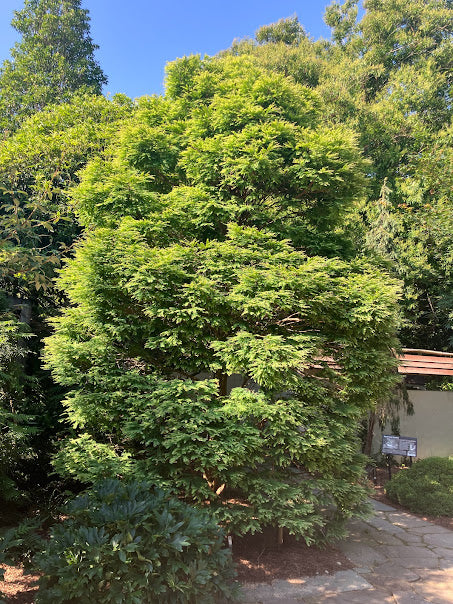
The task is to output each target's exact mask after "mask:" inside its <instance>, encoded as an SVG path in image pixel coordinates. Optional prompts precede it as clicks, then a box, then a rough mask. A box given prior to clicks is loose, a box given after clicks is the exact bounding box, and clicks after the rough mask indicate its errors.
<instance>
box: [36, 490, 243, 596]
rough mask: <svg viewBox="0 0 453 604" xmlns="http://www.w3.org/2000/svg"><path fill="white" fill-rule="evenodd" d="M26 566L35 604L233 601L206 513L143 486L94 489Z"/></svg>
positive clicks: (219, 537)
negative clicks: (33, 575) (33, 581)
mask: <svg viewBox="0 0 453 604" xmlns="http://www.w3.org/2000/svg"><path fill="white" fill-rule="evenodd" d="M65 514H66V515H67V517H66V519H65V520H64V521H63V522H62V523H61V524H56V525H55V526H54V527H53V528H52V530H51V533H50V538H49V540H48V541H43V550H42V552H41V553H40V554H38V555H37V556H35V558H34V565H35V566H36V567H37V569H39V570H40V572H41V573H42V576H41V578H40V580H39V592H38V599H37V601H38V602H39V603H40V604H51V603H52V604H57V603H65V602H67V603H69V602H71V603H73V602H90V603H91V602H92V603H93V604H95V603H96V604H101V603H102V604H107V603H109V604H110V603H111V604H121V603H123V604H144V603H145V602H150V603H151V602H152V603H153V604H154V603H155V604H199V603H200V604H205V603H206V604H207V603H209V602H216V601H218V600H221V601H225V602H227V601H230V599H232V598H235V595H236V593H237V584H236V582H235V580H234V577H235V572H234V569H233V565H232V560H231V553H230V550H229V549H228V548H225V546H224V536H223V532H222V531H221V529H220V528H219V527H218V526H217V525H216V523H215V521H214V520H213V519H212V517H210V516H209V514H208V513H207V512H206V511H202V510H197V509H195V508H193V507H190V506H188V505H187V504H185V503H184V502H181V501H178V500H177V499H174V498H171V497H169V496H168V495H167V494H165V493H164V492H163V491H160V490H158V489H155V488H153V487H151V486H150V485H149V484H148V483H144V482H129V483H125V482H120V481H118V480H105V481H101V482H100V483H97V484H96V485H94V486H93V487H92V488H91V489H89V490H88V491H87V492H86V493H84V494H82V495H79V496H78V497H76V498H75V499H74V500H73V501H72V502H70V503H69V504H68V505H67V506H66V509H65Z"/></svg>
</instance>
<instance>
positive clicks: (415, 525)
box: [242, 501, 453, 604]
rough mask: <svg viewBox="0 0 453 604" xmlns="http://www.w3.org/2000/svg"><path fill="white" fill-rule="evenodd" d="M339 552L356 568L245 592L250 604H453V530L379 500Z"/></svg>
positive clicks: (353, 528)
mask: <svg viewBox="0 0 453 604" xmlns="http://www.w3.org/2000/svg"><path fill="white" fill-rule="evenodd" d="M373 505H374V508H375V513H374V516H373V517H371V518H368V519H367V520H360V521H359V520H356V521H354V522H351V524H350V525H349V537H348V538H347V539H346V540H345V541H344V542H342V543H340V544H339V546H338V548H339V549H341V550H342V551H343V553H344V554H345V555H346V556H347V557H348V558H349V559H350V560H351V562H352V563H353V564H354V565H355V568H354V569H353V570H347V571H339V572H337V573H335V574H334V575H326V576H317V577H305V578H304V577H301V578H300V579H291V580H288V581H273V583H272V584H270V585H269V584H266V583H256V584H249V585H247V586H245V587H244V598H243V600H242V601H243V602H244V603H247V604H271V603H273V602H276V603H279V604H297V603H306V604H320V603H322V602H326V603H329V602H332V603H338V604H385V603H391V604H422V603H426V602H431V603H432V604H453V531H450V530H448V529H446V528H443V527H441V526H437V525H435V524H432V523H430V522H427V521H424V520H421V519H420V518H416V517H415V516H412V515H411V514H407V513H405V512H400V511H399V510H396V509H395V508H393V507H390V506H388V505H385V504H383V503H380V502H378V501H373Z"/></svg>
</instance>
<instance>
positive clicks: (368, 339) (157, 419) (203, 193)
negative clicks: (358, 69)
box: [46, 56, 397, 542]
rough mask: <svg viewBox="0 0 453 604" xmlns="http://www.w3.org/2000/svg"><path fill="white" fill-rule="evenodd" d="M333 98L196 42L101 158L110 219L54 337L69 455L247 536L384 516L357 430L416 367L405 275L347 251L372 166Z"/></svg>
mask: <svg viewBox="0 0 453 604" xmlns="http://www.w3.org/2000/svg"><path fill="white" fill-rule="evenodd" d="M323 113H324V112H323V107H322V105H321V101H320V98H319V96H318V95H317V94H316V93H314V92H313V91H311V90H309V89H308V88H306V87H302V86H299V85H297V84H295V83H294V81H293V80H291V79H287V78H285V77H284V76H282V75H279V74H276V73H272V72H270V71H267V70H265V69H263V68H262V67H259V66H258V64H257V62H256V61H255V59H253V58H249V57H231V56H228V57H224V58H215V59H205V60H201V59H200V58H199V57H188V58H185V59H181V60H179V61H177V62H175V63H173V64H171V65H170V67H169V70H168V78H167V93H166V96H165V97H164V98H158V97H155V98H149V99H143V100H141V101H140V105H139V109H138V112H137V114H136V116H135V117H134V119H133V120H132V121H131V122H130V124H129V125H128V126H126V127H125V128H124V129H123V131H122V132H121V134H120V136H119V137H118V142H117V144H115V145H113V147H112V148H111V152H110V155H107V156H106V157H104V158H101V159H97V160H94V161H93V162H91V163H90V164H89V165H88V166H87V168H86V169H85V170H84V171H83V173H82V175H81V183H80V185H79V186H78V187H77V189H76V190H75V191H74V195H73V198H74V203H75V207H76V209H77V212H78V215H79V218H80V220H81V222H82V224H84V225H85V226H86V227H87V228H89V233H87V235H86V237H85V239H84V241H83V242H82V243H81V244H79V245H78V246H77V251H76V254H75V258H74V259H73V260H70V261H69V262H68V263H67V267H66V268H65V269H64V271H63V273H62V277H61V279H60V281H59V285H60V287H62V288H63V290H64V291H65V293H66V295H67V296H68V297H69V300H70V302H71V306H70V307H69V308H67V309H66V310H65V311H64V312H63V314H62V316H61V317H59V318H57V319H55V321H54V324H55V328H56V332H55V334H54V335H53V336H51V337H50V338H49V339H48V343H47V352H46V357H47V363H48V365H49V367H50V368H51V369H52V372H53V375H54V376H55V378H56V380H57V381H58V382H60V383H61V384H62V385H64V386H66V387H68V388H70V389H71V392H70V394H69V395H68V397H67V399H66V401H65V405H66V412H67V418H68V420H69V421H70V422H71V424H72V425H73V427H74V435H73V437H72V438H70V439H68V440H67V441H66V442H65V443H64V446H63V447H62V449H61V452H60V453H59V455H58V457H57V459H56V467H57V469H58V470H60V471H62V472H63V473H65V474H68V475H70V476H72V477H76V478H78V479H79V480H82V481H83V482H91V481H92V480H95V479H96V478H98V477H99V476H103V475H104V476H105V475H120V476H125V475H126V476H131V475H133V476H146V477H147V478H148V479H149V478H151V479H153V480H154V481H155V482H156V483H158V484H161V485H164V486H166V487H167V488H170V489H173V490H175V491H176V492H177V493H178V494H179V495H180V496H183V497H184V498H185V499H187V500H188V501H191V502H195V503H197V504H199V505H202V504H206V503H209V505H210V509H211V510H212V511H213V512H214V513H215V514H217V516H218V518H219V519H220V520H221V521H222V522H224V523H227V524H228V525H229V526H230V530H232V531H235V532H237V533H244V532H247V531H255V530H259V529H260V528H262V527H263V526H266V525H275V524H277V525H279V526H281V527H286V528H287V529H288V530H290V531H291V532H294V533H296V534H299V535H303V536H304V537H305V539H306V540H307V541H308V542H310V541H312V540H314V539H319V540H323V539H327V538H330V537H334V536H338V535H339V534H341V527H342V524H343V522H344V520H345V519H346V518H348V517H349V516H350V515H352V514H354V513H358V512H359V511H360V510H361V509H362V504H363V502H364V499H365V490H364V488H363V487H362V486H361V484H360V480H361V476H362V471H363V466H362V463H363V460H362V458H361V456H360V455H358V453H357V424H358V419H359V418H360V417H361V416H362V414H363V413H364V412H365V411H366V409H367V408H368V407H369V406H370V405H373V403H374V402H375V401H376V400H378V399H379V398H380V397H382V396H384V395H385V394H386V393H387V392H388V389H389V388H390V387H391V385H392V383H393V381H394V378H393V374H392V368H393V367H394V366H395V359H394V358H393V356H392V352H391V348H392V346H394V345H395V339H394V332H395V328H396V317H395V301H396V290H397V287H396V285H395V283H394V282H392V281H391V279H389V277H388V276H387V275H384V274H382V273H380V272H379V271H378V270H376V269H375V268H373V266H371V265H369V264H367V263H366V262H364V261H352V262H345V261H344V260H339V259H337V258H334V257H331V258H328V257H326V256H334V255H335V254H336V253H337V251H338V250H344V249H346V248H347V247H348V237H347V234H346V233H345V232H344V229H342V228H341V224H342V222H343V216H344V214H345V213H346V212H347V211H348V208H349V207H350V206H351V204H352V203H353V202H354V200H355V199H356V197H360V196H361V195H362V194H363V185H364V172H365V170H366V167H367V164H366V162H365V161H364V160H363V158H362V157H361V154H360V152H359V149H358V147H357V143H356V140H355V137H354V135H353V133H352V132H351V131H349V130H348V129H346V128H344V127H340V126H335V127H331V126H329V125H328V124H326V123H325V122H324V121H323ZM303 248H305V250H307V251H308V254H307V252H306V251H303ZM320 254H325V255H324V256H321V255H320Z"/></svg>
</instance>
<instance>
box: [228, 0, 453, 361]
mask: <svg viewBox="0 0 453 604" xmlns="http://www.w3.org/2000/svg"><path fill="white" fill-rule="evenodd" d="M364 7H365V13H364V15H363V17H362V18H361V19H360V20H357V14H358V11H357V2H356V1H355V0H346V1H345V2H343V3H339V2H333V3H332V4H331V5H330V6H329V7H328V8H327V10H326V15H325V20H326V22H327V24H328V25H329V26H330V27H331V28H332V39H333V40H332V42H331V43H329V42H323V41H318V42H312V41H310V40H309V39H308V38H302V39H300V40H299V41H297V42H294V43H293V44H292V45H290V46H288V45H285V44H283V43H281V42H276V41H275V40H273V39H272V38H268V39H267V43H263V42H264V41H265V40H264V39H261V38H260V39H259V43H256V42H250V41H244V42H239V43H235V44H233V46H232V48H231V51H230V52H231V53H232V54H236V55H237V54H247V55H251V56H253V57H254V58H255V59H256V60H257V61H258V62H259V63H260V64H261V65H263V66H265V67H267V68H271V69H273V70H275V71H277V72H280V73H284V74H285V75H291V76H292V77H293V78H294V79H295V80H296V81H297V82H300V83H303V84H308V85H310V86H312V87H314V88H315V89H316V91H317V92H318V93H319V94H320V95H321V97H322V99H323V101H324V103H325V105H324V107H325V108H324V113H325V116H326V118H327V119H328V120H329V121H330V122H331V123H332V124H341V125H344V124H347V125H349V126H350V127H352V128H353V129H354V130H356V131H357V132H358V134H359V143H360V147H361V148H362V149H363V151H364V154H365V156H366V157H367V158H369V159H370V160H371V162H372V163H371V166H370V168H369V170H368V184H369V188H368V196H367V197H368V198H367V200H366V202H365V203H359V204H357V206H356V208H355V212H353V213H352V214H351V215H350V216H349V218H348V223H347V225H348V226H349V228H350V232H351V235H352V236H354V237H355V239H356V245H357V247H358V249H361V250H362V251H363V253H364V254H365V255H367V256H369V257H370V256H371V257H373V256H374V257H375V258H376V260H377V262H378V263H381V265H384V266H387V267H389V268H390V269H391V270H392V271H393V274H394V275H395V276H396V277H398V278H399V279H401V280H402V282H403V284H404V294H403V297H402V301H401V306H402V309H403V312H404V317H405V321H404V324H403V327H402V329H401V331H400V337H401V340H402V342H403V344H404V345H406V346H410V347H417V346H418V347H420V348H429V347H431V348H438V349H447V348H449V347H451V341H452V331H451V324H452V322H451V291H452V283H451V251H450V250H451V241H452V239H451V232H452V231H451V228H450V224H449V223H450V218H449V217H450V216H451V213H452V206H451V190H452V189H451V185H450V182H451V177H450V175H451V160H449V154H450V149H451V142H448V139H449V138H451V111H452V106H451V83H452V79H451V74H452V73H453V69H452V68H453V64H452V60H453V59H452V57H453V48H452V32H453V30H452V24H453V9H452V7H451V3H450V2H449V1H448V0H413V1H411V2H406V1H404V0H368V1H366V2H365V3H364ZM277 26H278V24H274V25H271V26H268V27H269V29H270V31H273V28H274V27H277ZM294 27H296V24H294ZM264 31H267V29H266V28H265V29H264ZM257 40H258V36H257ZM449 132H450V134H448V133H449ZM433 157H435V158H436V160H435V161H433V160H432V159H431V158H433ZM448 160H449V161H450V163H448ZM427 165H429V171H428V170H427V169H426V168H425V166H427ZM444 179H445V185H444V184H442V181H443V180H444ZM433 183H436V184H435V186H432V185H433ZM440 189H442V193H441V192H440ZM448 232H449V235H447V233H448Z"/></svg>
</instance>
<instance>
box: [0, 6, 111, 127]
mask: <svg viewBox="0 0 453 604" xmlns="http://www.w3.org/2000/svg"><path fill="white" fill-rule="evenodd" d="M11 24H12V26H13V27H14V28H15V29H16V30H17V31H18V32H19V33H20V34H21V35H22V38H21V40H20V41H19V42H17V43H16V44H15V46H14V47H13V48H12V49H11V59H7V60H6V61H4V62H3V65H2V68H1V70H0V129H2V130H15V129H16V128H17V126H18V124H20V123H21V121H22V120H23V118H24V117H27V116H30V115H32V114H33V113H36V112H38V111H41V110H42V109H43V108H44V107H45V106H46V105H50V104H56V103H63V102H66V101H69V100H70V98H71V95H72V94H73V93H74V92H77V91H78V92H82V93H90V94H100V93H101V90H102V85H103V84H106V83H107V78H106V76H105V75H104V73H103V71H102V69H101V68H100V66H99V64H98V63H97V61H96V59H95V57H94V52H95V50H96V49H97V48H98V47H97V45H96V44H94V43H93V40H92V39H91V36H90V31H89V17H88V11H87V10H85V9H82V8H81V6H80V0H25V4H24V8H23V9H22V10H20V11H15V15H14V19H13V20H12V22H11Z"/></svg>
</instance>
